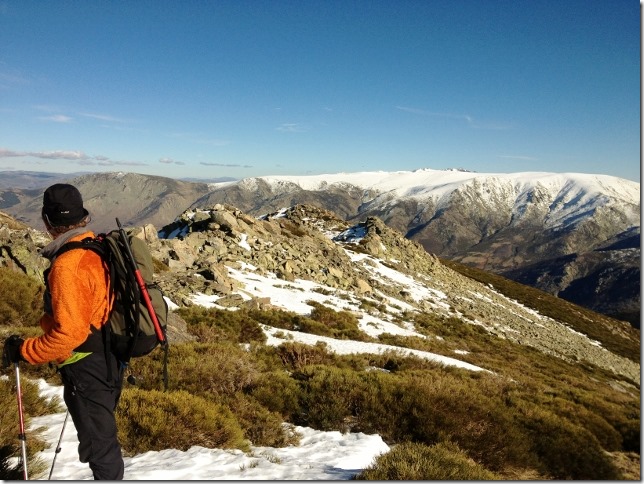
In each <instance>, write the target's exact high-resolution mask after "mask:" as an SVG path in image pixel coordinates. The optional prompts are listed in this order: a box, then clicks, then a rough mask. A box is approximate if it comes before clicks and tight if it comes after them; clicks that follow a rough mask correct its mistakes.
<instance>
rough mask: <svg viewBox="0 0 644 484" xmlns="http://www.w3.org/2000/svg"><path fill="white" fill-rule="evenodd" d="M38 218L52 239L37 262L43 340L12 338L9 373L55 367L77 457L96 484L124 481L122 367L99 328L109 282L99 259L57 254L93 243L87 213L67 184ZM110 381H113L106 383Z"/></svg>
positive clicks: (46, 199)
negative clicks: (13, 368) (41, 265)
mask: <svg viewBox="0 0 644 484" xmlns="http://www.w3.org/2000/svg"><path fill="white" fill-rule="evenodd" d="M42 219H43V222H44V223H45V227H46V228H47V231H48V232H49V234H50V235H51V236H52V237H53V241H52V242H50V243H49V244H48V245H47V246H46V247H45V248H44V249H43V250H42V255H43V256H44V257H46V258H47V259H49V260H50V262H51V264H50V267H49V269H47V270H46V271H45V274H44V276H45V285H46V290H45V296H44V303H45V311H44V314H43V315H42V317H41V318H40V326H41V328H42V329H43V331H44V334H43V335H41V336H39V337H37V338H28V339H26V340H23V339H22V338H20V337H19V336H17V335H12V336H10V337H9V338H8V339H7V340H6V341H5V345H4V351H3V363H4V364H5V365H7V366H9V365H11V364H13V363H16V362H19V361H26V362H28V363H31V364H34V365H39V364H43V363H48V362H50V361H51V362H53V363H54V364H55V365H56V366H57V369H58V371H59V372H60V374H61V377H62V381H63V386H64V391H63V398H64V400H65V404H66V405H67V409H68V410H69V413H70V415H71V416H72V420H73V422H74V426H75V427H76V430H77V432H78V441H79V444H78V455H79V459H80V461H81V462H88V463H89V467H90V469H91V470H92V472H93V474H94V479H101V480H121V479H123V469H124V465H123V456H122V453H121V446H120V444H119V441H118V438H117V428H116V419H115V416H114V410H115V409H116V405H117V404H118V400H119V397H120V394H121V387H122V383H123V368H122V365H121V364H120V363H119V362H118V360H117V359H116V358H115V357H114V355H113V354H112V353H111V351H109V349H106V347H105V344H104V342H103V337H102V331H101V328H102V327H103V325H104V324H105V323H106V322H107V320H108V317H109V314H110V310H111V307H112V303H113V301H112V298H111V297H110V292H109V287H108V283H109V275H108V272H107V269H106V267H105V264H104V263H103V261H102V259H101V257H100V256H99V255H98V254H96V253H95V252H94V251H91V250H70V251H67V252H65V253H61V255H60V257H57V253H58V251H59V250H60V249H61V248H62V247H63V246H64V245H65V244H66V243H67V242H71V241H80V240H83V239H85V238H87V237H92V238H93V237H94V236H95V235H94V233H93V232H92V231H90V230H87V229H86V226H87V224H88V223H89V221H90V216H89V212H88V211H87V210H86V209H85V208H84V207H83V199H82V197H81V194H80V192H79V191H78V189H77V188H76V187H74V186H72V185H68V184H60V183H57V184H55V185H52V186H50V187H49V188H47V190H45V193H44V196H43V207H42ZM110 376H111V378H110Z"/></svg>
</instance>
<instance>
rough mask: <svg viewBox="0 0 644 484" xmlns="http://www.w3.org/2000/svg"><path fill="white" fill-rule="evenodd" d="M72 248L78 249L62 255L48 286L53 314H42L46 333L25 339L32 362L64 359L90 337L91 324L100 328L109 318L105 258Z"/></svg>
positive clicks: (24, 352) (25, 351)
mask: <svg viewBox="0 0 644 484" xmlns="http://www.w3.org/2000/svg"><path fill="white" fill-rule="evenodd" d="M73 252H78V251H71V252H69V253H66V254H64V255H62V256H61V257H60V258H59V260H57V261H56V263H55V264H54V265H53V266H52V270H51V272H50V274H49V288H50V292H51V297H52V309H53V314H54V316H53V317H52V316H49V315H47V314H45V315H43V316H42V318H41V320H40V325H41V327H42V329H43V330H44V331H45V333H44V334H43V335H42V336H39V337H37V338H29V339H26V340H25V342H24V343H23V345H22V349H21V353H22V356H23V357H24V358H25V360H27V361H28V362H29V363H32V364H42V363H47V362H49V361H54V360H55V361H57V362H58V363H62V362H63V361H65V360H66V359H67V358H69V357H70V356H71V354H72V350H73V349H74V348H76V347H77V346H79V345H80V344H81V343H83V342H84V341H85V340H86V339H87V336H88V335H89V334H90V329H91V326H94V327H96V328H100V327H101V326H102V324H103V323H104V322H105V321H106V320H107V315H108V313H109V311H108V301H107V299H108V298H107V290H106V274H105V271H104V268H103V265H102V262H101V260H100V258H99V257H98V256H97V255H96V254H94V253H91V251H82V253H81V254H73ZM68 256H70V257H68Z"/></svg>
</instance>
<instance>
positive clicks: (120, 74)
mask: <svg viewBox="0 0 644 484" xmlns="http://www.w3.org/2000/svg"><path fill="white" fill-rule="evenodd" d="M417 168H432V169H444V168H464V169H468V170H473V171H478V172H482V173H497V172H500V173H511V172H520V171H521V172H523V171H547V172H582V173H601V174H608V175H614V176H618V177H622V178H627V179H631V180H635V181H639V179H640V3H639V2H638V1H636V0H602V1H598V0H590V1H588V0H587V1H578V0H554V1H550V0H513V1H505V0H395V1H394V0H388V1H383V0H371V1H366V0H365V1H355V0H327V1H317V0H298V1H287V0H252V1H249V0H209V1H205V0H204V1H198V0H183V1H178V0H174V1H170V0H155V1H144V0H132V1H121V0H112V1H65V0H57V1H52V0H41V1H32V0H0V171H1V170H36V171H56V172H68V173H70V172H78V171H132V172H139V173H148V174H157V175H164V176H172V177H178V178H179V177H201V178H214V177H234V178H243V177H247V176H261V175H306V174H321V173H338V172H357V171H378V170H383V171H397V170H415V169H417Z"/></svg>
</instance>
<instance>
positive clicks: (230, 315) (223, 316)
mask: <svg viewBox="0 0 644 484" xmlns="http://www.w3.org/2000/svg"><path fill="white" fill-rule="evenodd" d="M177 313H178V314H179V315H180V316H181V317H182V318H183V319H184V320H185V321H186V323H187V324H188V329H189V330H190V332H191V333H192V334H194V335H195V336H197V338H198V340H199V341H200V342H202V343H218V342H236V343H250V342H251V341H257V342H260V343H264V342H266V335H265V334H264V332H263V331H262V328H261V327H260V325H259V324H258V322H257V321H256V320H255V319H253V317H252V316H250V315H249V312H248V310H244V309H241V310H239V311H227V310H223V309H217V308H204V307H200V306H190V307H184V308H180V309H178V310H177Z"/></svg>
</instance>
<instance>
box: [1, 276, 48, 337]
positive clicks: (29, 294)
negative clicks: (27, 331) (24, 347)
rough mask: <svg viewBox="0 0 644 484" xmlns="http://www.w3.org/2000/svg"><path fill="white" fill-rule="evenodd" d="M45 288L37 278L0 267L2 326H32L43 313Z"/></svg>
mask: <svg viewBox="0 0 644 484" xmlns="http://www.w3.org/2000/svg"><path fill="white" fill-rule="evenodd" d="M43 291H44V286H43V284H42V283H40V282H38V281H37V280H36V279H35V278H32V277H29V276H27V275H25V274H24V273H22V272H20V271H14V270H12V269H9V268H8V267H0V294H2V297H1V298H0V326H31V325H34V323H35V322H36V321H38V319H39V318H40V316H41V315H42V312H43V302H42V295H43Z"/></svg>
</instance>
